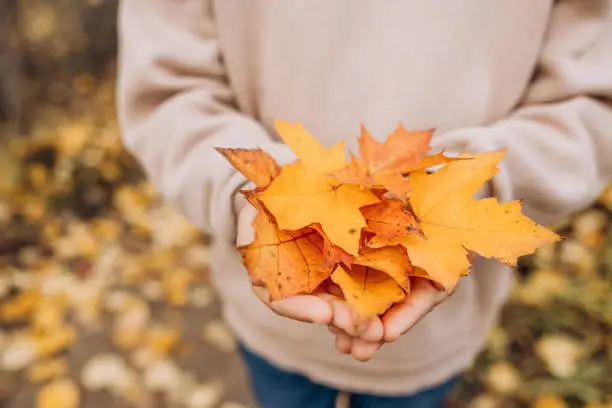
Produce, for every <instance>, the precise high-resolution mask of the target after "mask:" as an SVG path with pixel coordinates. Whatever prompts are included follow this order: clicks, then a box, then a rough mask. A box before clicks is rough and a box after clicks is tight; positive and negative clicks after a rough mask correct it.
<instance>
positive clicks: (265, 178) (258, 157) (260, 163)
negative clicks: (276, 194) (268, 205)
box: [216, 147, 280, 187]
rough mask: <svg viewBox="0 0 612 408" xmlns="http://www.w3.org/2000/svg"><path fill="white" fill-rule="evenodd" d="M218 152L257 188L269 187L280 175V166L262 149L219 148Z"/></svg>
mask: <svg viewBox="0 0 612 408" xmlns="http://www.w3.org/2000/svg"><path fill="white" fill-rule="evenodd" d="M216 150H217V151H218V152H219V153H221V154H222V155H223V157H225V158H226V159H227V161H229V162H230V163H231V164H232V165H233V166H234V167H235V168H236V169H237V170H238V171H239V172H241V173H242V175H244V176H245V177H246V178H247V179H248V180H250V181H252V182H253V183H255V185H256V186H257V187H267V186H268V185H269V184H270V183H271V182H272V180H274V179H275V178H276V177H277V176H278V174H279V173H280V166H279V165H278V164H277V163H276V161H274V159H273V158H272V157H271V156H270V155H268V153H266V152H264V151H263V150H261V149H231V148H222V147H217V148H216Z"/></svg>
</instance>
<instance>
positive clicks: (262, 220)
mask: <svg viewBox="0 0 612 408" xmlns="http://www.w3.org/2000/svg"><path fill="white" fill-rule="evenodd" d="M253 228H254V229H255V240H254V241H253V243H251V244H249V245H245V246H241V247H239V248H238V251H239V253H240V255H241V256H242V259H243V261H244V264H245V266H246V268H247V270H248V272H249V275H250V276H251V279H252V281H253V284H255V285H261V284H265V286H266V287H267V289H268V292H269V293H270V299H272V300H278V299H283V298H286V297H289V296H293V295H297V294H300V293H311V292H312V291H314V290H315V289H316V288H317V287H318V286H319V284H320V283H321V282H323V281H324V280H325V279H327V278H328V277H329V276H330V275H331V273H332V271H333V268H334V266H335V265H334V263H330V262H329V261H328V259H327V256H326V254H325V252H324V250H323V247H324V244H323V237H321V235H319V233H318V232H317V231H316V230H314V229H312V228H303V229H300V230H298V231H282V230H280V229H279V228H278V227H277V226H276V225H275V224H274V223H273V222H272V221H271V220H270V218H269V216H268V215H267V214H266V213H265V211H259V212H258V213H257V215H256V216H255V219H254V220H253Z"/></svg>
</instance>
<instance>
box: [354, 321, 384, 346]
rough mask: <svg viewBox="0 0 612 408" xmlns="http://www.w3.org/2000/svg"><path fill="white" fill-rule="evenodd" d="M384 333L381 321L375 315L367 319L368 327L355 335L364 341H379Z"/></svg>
mask: <svg viewBox="0 0 612 408" xmlns="http://www.w3.org/2000/svg"><path fill="white" fill-rule="evenodd" d="M384 334H385V329H384V326H383V323H382V321H381V320H380V318H379V317H378V316H375V317H373V318H371V319H370V320H369V321H368V327H367V328H366V329H365V330H364V331H363V333H361V334H360V335H359V336H357V337H358V338H359V339H361V340H365V341H370V342H379V341H381V340H382V339H383V336H384Z"/></svg>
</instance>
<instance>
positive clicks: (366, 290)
mask: <svg viewBox="0 0 612 408" xmlns="http://www.w3.org/2000/svg"><path fill="white" fill-rule="evenodd" d="M331 279H332V281H333V282H334V283H335V284H337V285H338V286H340V288H341V289H342V293H343V294H344V298H345V299H346V302H347V303H348V304H349V305H350V306H351V307H352V308H353V309H354V310H355V311H356V312H357V313H358V314H359V315H360V316H363V317H367V316H375V315H380V314H382V313H384V312H385V311H387V309H389V307H391V305H393V304H394V303H396V302H399V301H400V300H402V299H403V298H404V297H405V296H406V293H405V292H404V290H403V289H402V288H401V287H400V286H399V285H398V284H397V282H396V281H395V280H394V279H393V278H391V277H390V276H389V275H387V274H386V273H384V272H381V271H379V270H376V269H372V268H368V267H366V266H361V265H354V266H353V267H352V268H351V269H350V270H346V269H345V268H344V267H342V266H338V267H337V268H336V269H335V270H334V272H333V274H332V276H331Z"/></svg>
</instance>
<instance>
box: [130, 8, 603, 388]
mask: <svg viewBox="0 0 612 408" xmlns="http://www.w3.org/2000/svg"><path fill="white" fill-rule="evenodd" d="M611 3H612V2H611V1H605V0H600V1H597V0H573V1H559V2H555V3H554V4H553V1H551V0H495V1H491V0H455V1H446V0H411V1H391V0H388V1H371V0H333V1H330V0H291V1H287V0H217V1H210V0H208V1H207V0H124V1H123V2H122V5H121V10H120V64H119V74H120V76H119V95H118V102H119V114H120V120H121V124H122V132H123V137H124V140H125V143H126V145H127V147H128V148H129V149H130V151H132V152H133V153H134V155H135V156H136V157H137V158H138V159H139V160H140V161H141V163H142V164H143V166H144V168H145V169H146V171H147V173H148V175H149V176H150V178H151V181H152V182H153V183H154V185H155V186H156V187H157V188H159V190H160V191H161V192H162V193H163V194H164V195H165V196H166V197H167V199H168V200H169V201H170V202H171V203H173V204H174V205H175V206H176V208H177V209H178V210H179V211H181V212H182V213H183V214H185V215H186V216H187V217H188V218H189V219H190V220H191V221H193V222H194V223H195V224H196V225H197V226H198V227H201V228H202V229H203V230H204V231H206V232H208V233H211V234H213V235H214V236H215V238H216V240H215V244H214V248H213V255H212V267H213V277H214V280H215V283H216V285H217V287H218V290H219V292H220V295H221V297H222V300H223V304H224V309H223V310H224V314H225V317H226V318H227V319H228V321H229V323H230V324H231V325H232V327H233V328H234V329H235V331H236V333H237V335H238V336H239V337H240V338H241V339H242V340H243V341H244V342H245V343H246V344H247V346H249V347H250V348H252V349H253V350H254V351H256V352H257V353H259V354H260V355H262V356H264V357H265V358H267V359H269V360H270V361H271V362H273V363H275V364H277V365H279V366H281V367H284V368H287V369H290V370H295V371H298V372H300V373H304V374H306V375H308V376H310V377H311V378H312V379H314V380H316V381H320V382H323V383H325V384H329V385H332V386H336V387H338V388H341V389H345V390H358V391H362V392H373V393H377V394H406V393H410V392H412V391H415V390H417V389H419V388H422V387H426V386H432V385H435V384H436V383H439V382H441V381H443V380H445V379H446V378H448V377H449V376H451V375H453V374H455V373H459V372H461V371H462V370H465V369H466V368H468V367H469V366H470V364H472V362H473V359H474V357H475V355H476V354H477V353H478V351H479V350H480V349H481V347H482V344H483V340H484V338H485V336H486V333H487V331H488V330H489V329H490V327H491V325H492V324H493V323H494V321H495V318H496V315H497V313H498V311H499V308H500V307H501V306H502V304H503V302H504V300H505V298H506V296H507V293H508V291H509V288H510V287H511V283H512V272H511V271H510V270H508V269H506V268H504V267H502V266H499V265H497V264H495V263H493V262H490V261H484V260H482V261H479V262H478V263H477V265H476V266H475V269H474V271H473V273H472V274H471V275H470V276H469V277H466V278H463V279H462V280H461V282H460V284H459V286H458V289H457V292H456V293H455V295H454V296H452V297H451V298H450V299H449V300H447V301H446V302H445V303H443V304H442V305H441V306H439V307H438V308H437V309H436V310H435V311H434V312H433V313H431V314H430V315H428V316H427V317H426V318H425V319H424V320H423V321H422V322H421V323H419V325H417V327H416V328H414V329H413V330H412V331H410V332H409V333H408V334H406V335H404V336H403V337H402V338H401V339H400V340H398V341H397V342H395V343H393V344H389V345H385V346H384V347H383V348H382V349H381V350H380V351H379V353H378V354H377V355H376V356H375V357H374V359H373V360H372V361H370V362H368V363H365V364H364V363H359V362H357V361H355V360H353V359H352V358H351V357H349V356H345V355H341V354H339V353H338V352H336V351H335V350H334V347H333V341H332V337H331V335H330V334H329V333H328V331H327V329H326V328H325V327H319V326H315V325H308V324H303V323H299V322H295V321H290V320H288V319H284V318H281V317H278V316H276V315H274V314H272V313H271V312H270V311H269V310H268V309H267V308H266V307H265V306H263V305H262V304H261V303H260V302H259V300H257V298H256V297H255V296H254V295H253V294H252V293H251V290H250V287H249V283H248V279H247V277H246V272H245V270H244V268H243V267H242V265H241V263H240V260H239V258H238V257H237V254H236V251H235V250H234V239H235V229H236V221H235V220H236V217H235V213H234V210H233V207H232V205H231V202H232V197H233V196H234V194H235V191H236V189H237V188H238V187H239V186H240V185H241V184H242V183H244V179H243V178H242V176H241V175H240V174H238V173H237V172H236V171H234V169H233V168H231V167H230V165H229V164H228V163H226V161H225V160H224V159H223V158H222V157H221V156H220V155H219V154H218V153H217V152H216V151H215V150H214V149H213V147H214V146H232V147H239V146H240V147H256V146H260V147H262V148H263V149H264V150H266V151H268V152H270V153H272V154H273V155H274V156H276V157H277V158H278V159H279V160H280V161H283V162H285V161H287V160H292V159H293V156H292V154H291V153H290V152H289V151H288V149H287V148H286V146H284V145H283V144H281V143H280V142H279V139H278V137H277V135H275V134H274V132H273V130H272V122H273V120H275V119H284V120H288V121H300V122H302V123H303V124H304V125H305V126H306V128H307V129H309V130H310V131H311V132H312V133H313V134H314V135H316V136H317V137H318V138H319V139H320V140H321V141H322V142H323V143H324V144H325V145H327V146H330V145H332V144H334V143H336V142H338V141H339V140H346V142H347V145H348V148H350V149H353V150H354V149H355V147H356V146H355V138H356V137H357V136H358V133H359V126H360V124H361V123H362V122H363V123H364V124H365V125H366V126H367V127H368V128H369V129H370V130H371V132H372V134H373V135H377V136H379V137H381V138H383V137H385V136H386V135H387V134H388V133H389V132H390V131H391V130H393V128H394V127H395V126H396V125H397V123H398V121H402V122H403V123H404V125H405V126H406V127H407V128H429V127H437V128H438V131H437V132H436V134H435V136H434V140H433V143H434V145H435V146H436V147H437V148H447V149H454V150H461V151H474V152H475V151H483V150H492V149H497V148H502V147H508V148H509V153H508V155H507V157H506V159H505V162H504V163H505V164H504V168H503V169H502V171H501V172H500V173H499V175H498V176H496V178H495V180H494V182H493V191H494V193H495V194H496V195H497V196H498V197H499V199H500V200H502V201H506V200H511V199H523V200H524V207H525V212H526V213H527V214H528V215H529V216H531V217H533V218H534V219H535V220H536V221H538V222H540V223H544V224H547V223H551V222H554V221H555V220H558V219H560V218H561V217H564V216H566V215H567V214H568V213H570V212H572V211H575V210H577V209H579V208H581V207H583V206H585V205H587V204H589V203H590V202H591V201H592V200H593V199H594V198H595V197H596V196H597V195H598V193H599V192H600V190H601V189H602V187H603V186H604V184H605V183H606V182H607V180H609V178H610V175H611V174H612V109H611V104H610V99H608V98H610V97H612V14H611V13H612V10H611V7H612V6H611Z"/></svg>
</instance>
